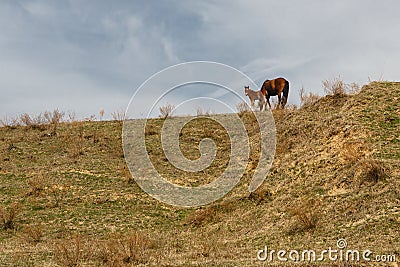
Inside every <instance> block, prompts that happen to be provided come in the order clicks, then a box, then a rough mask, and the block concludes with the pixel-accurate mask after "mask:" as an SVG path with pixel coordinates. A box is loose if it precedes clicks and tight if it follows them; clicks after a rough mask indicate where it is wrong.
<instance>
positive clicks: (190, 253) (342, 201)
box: [0, 83, 400, 266]
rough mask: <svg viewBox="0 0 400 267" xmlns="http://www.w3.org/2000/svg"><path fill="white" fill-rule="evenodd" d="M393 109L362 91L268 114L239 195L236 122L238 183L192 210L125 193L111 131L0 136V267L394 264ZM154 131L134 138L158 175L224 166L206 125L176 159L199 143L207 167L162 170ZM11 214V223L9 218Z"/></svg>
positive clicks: (157, 123) (253, 130)
mask: <svg viewBox="0 0 400 267" xmlns="http://www.w3.org/2000/svg"><path fill="white" fill-rule="evenodd" d="M388 91H390V92H391V94H390V95H388V94H386V92H388ZM398 99H400V85H399V84H397V83H373V84H370V85H368V86H364V87H363V89H362V90H361V91H360V93H359V94H356V95H345V96H343V97H332V96H327V97H322V98H321V99H319V100H318V101H317V102H314V104H312V105H305V106H304V107H303V108H301V109H298V110H288V109H285V110H279V111H276V110H273V111H272V112H273V115H274V119H275V122H276V130H277V139H278V140H277V150H276V154H275V158H274V162H273V167H272V168H271V171H270V172H269V173H268V174H267V176H266V180H265V183H264V184H263V185H262V186H261V187H260V188H259V189H258V190H257V191H256V192H254V193H253V194H251V195H249V193H248V191H247V188H248V182H249V181H250V180H251V177H252V174H253V173H254V171H255V168H256V167H257V163H258V158H259V154H260V148H259V134H260V132H259V131H260V130H259V127H257V123H255V118H254V116H253V114H252V113H250V112H248V113H245V114H243V116H241V119H242V120H243V122H244V124H245V125H246V129H247V131H248V134H249V136H250V141H249V142H250V147H251V155H250V160H249V162H248V166H247V169H246V172H245V173H244V174H243V177H242V180H241V182H240V184H239V185H238V186H236V187H235V188H234V189H233V190H232V192H230V193H229V194H228V195H226V196H225V197H224V198H223V199H221V200H220V201H218V202H216V203H213V204H210V205H208V206H206V207H202V208H192V209H186V208H177V207H172V206H169V205H164V204H162V203H160V202H158V201H157V200H155V199H153V198H151V197H150V196H148V195H147V194H146V193H144V192H143V191H142V190H141V189H140V188H139V187H138V186H137V184H136V183H134V182H133V181H134V180H133V179H132V177H130V173H129V171H128V170H127V168H126V166H125V163H124V158H123V154H122V149H121V135H120V132H121V125H120V124H119V123H118V122H114V121H108V122H107V121H97V122H77V121H74V122H71V123H60V124H59V125H58V127H57V134H56V135H48V134H47V132H43V131H40V130H38V129H33V128H29V127H26V126H24V127H22V126H17V127H3V128H0V162H1V164H0V201H1V203H4V204H3V205H2V206H4V208H3V209H2V213H1V214H2V216H1V217H0V219H1V218H3V217H4V218H6V220H5V221H9V219H7V218H9V217H13V219H12V221H13V223H12V224H13V228H14V229H12V230H11V231H10V230H1V231H0V265H2V266H13V265H19V266H27V265H28V266H29V265H33V266H56V264H57V265H59V266H71V265H76V264H77V265H78V266H79V265H81V266H137V265H138V266H257V265H259V262H257V261H256V252H257V251H258V250H259V249H262V248H263V247H264V246H265V245H268V246H269V247H271V248H276V249H278V248H288V249H292V248H293V249H296V248H312V249H317V250H318V249H326V248H327V247H335V245H336V241H337V238H338V237H344V238H346V240H347V241H348V243H349V247H350V246H351V248H355V249H364V248H373V249H374V253H392V252H395V253H398V252H397V248H398V247H400V240H399V239H398V238H396V237H397V236H398V233H397V229H398V228H399V226H400V220H399V216H400V210H399V207H398V206H399V205H398V201H399V197H398V196H399V195H400V182H399V181H400V180H399V177H400V170H399V167H398V166H400V164H399V163H400V143H399V139H398V133H399V131H400V129H399V125H400V123H399V122H400V118H399V117H400V111H399V110H400V105H399V102H398V101H397V100H398ZM163 121H164V120H162V119H152V120H149V123H148V126H149V128H146V146H147V148H148V152H149V157H150V159H151V160H152V162H153V164H154V166H155V167H156V169H157V170H158V171H159V172H160V173H161V174H162V175H163V177H164V176H165V177H166V179H168V180H170V181H173V182H176V183H177V184H181V185H187V186H197V185H201V184H206V183H209V182H210V181H213V180H215V178H216V177H218V176H219V175H220V174H221V173H222V171H223V170H224V168H225V166H226V164H227V163H228V162H229V155H230V142H229V138H228V136H227V135H226V134H225V132H224V129H223V128H221V127H220V126H218V124H214V123H212V122H211V120H210V119H209V118H196V119H195V120H194V121H193V122H191V123H190V124H188V125H186V127H184V128H183V130H182V134H181V136H180V142H181V144H180V145H181V149H182V151H183V153H184V154H185V156H187V157H188V158H196V157H198V156H199V151H198V143H199V141H200V140H202V139H203V138H205V137H211V138H213V139H214V140H215V142H216V145H217V157H216V159H215V162H213V164H212V165H211V166H210V167H209V168H207V169H206V170H204V171H202V172H198V173H186V172H183V171H179V170H176V169H175V168H173V166H171V165H170V164H169V163H168V161H165V159H164V158H165V157H164V154H163V153H162V150H161V149H160V144H161V142H160V134H159V130H160V129H161V127H162V124H163ZM49 130H51V129H50V128H49ZM49 132H50V131H49ZM94 132H96V134H94ZM94 140H97V141H96V142H95V141H94ZM41 176H43V177H42V178H41ZM41 179H42V180H43V181H42V182H41V181H40V180H41ZM127 181H130V182H127ZM53 185H54V188H53ZM52 190H54V192H55V193H56V194H58V193H60V194H61V195H60V196H57V195H56V196H53V195H52V194H53V193H52ZM313 201H315V202H313ZM9 203H19V207H20V208H19V209H15V211H17V210H22V211H23V212H20V213H18V212H11V209H10V206H11V205H10V204H9ZM55 206H58V207H57V208H55ZM10 212H11V213H12V214H14V215H12V216H10ZM3 214H5V216H3ZM0 222H1V225H0V227H2V226H3V225H2V224H3V223H2V221H0ZM5 225H8V223H5ZM36 226H39V228H38V229H35V227H36ZM40 228H41V229H40ZM36 230H37V231H36ZM110 233H113V234H110ZM129 233H132V235H130V234H129ZM135 233H137V235H136V234H135ZM77 236H79V239H78V240H76V237H77ZM55 244H56V245H55ZM62 244H64V246H63V245H62ZM56 246H58V248H57V247H56ZM78 248H79V249H78ZM323 264H325V263H323ZM326 264H330V262H327V263H326ZM297 266H301V265H299V264H297Z"/></svg>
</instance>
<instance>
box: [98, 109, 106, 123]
mask: <svg viewBox="0 0 400 267" xmlns="http://www.w3.org/2000/svg"><path fill="white" fill-rule="evenodd" d="M104 113H105V111H104V109H100V111H99V115H100V121H102V120H103V117H104Z"/></svg>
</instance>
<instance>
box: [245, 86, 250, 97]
mask: <svg viewBox="0 0 400 267" xmlns="http://www.w3.org/2000/svg"><path fill="white" fill-rule="evenodd" d="M249 92H250V87H249V86H245V87H244V93H245V94H246V96H248V95H249Z"/></svg>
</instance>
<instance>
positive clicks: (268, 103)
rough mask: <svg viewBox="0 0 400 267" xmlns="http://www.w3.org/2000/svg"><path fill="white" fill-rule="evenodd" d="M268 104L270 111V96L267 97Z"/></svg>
mask: <svg viewBox="0 0 400 267" xmlns="http://www.w3.org/2000/svg"><path fill="white" fill-rule="evenodd" d="M267 103H268V106H269V109H270V110H271V109H272V108H271V103H269V96H268V97H267Z"/></svg>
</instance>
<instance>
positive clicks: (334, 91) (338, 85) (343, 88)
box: [322, 76, 360, 96]
mask: <svg viewBox="0 0 400 267" xmlns="http://www.w3.org/2000/svg"><path fill="white" fill-rule="evenodd" d="M322 85H323V87H324V91H325V93H326V94H327V95H332V96H343V95H345V94H354V93H358V92H359V91H360V86H359V85H358V84H357V83H350V84H348V83H345V82H343V80H342V79H341V78H340V76H339V77H337V78H333V79H332V80H323V81H322Z"/></svg>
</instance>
